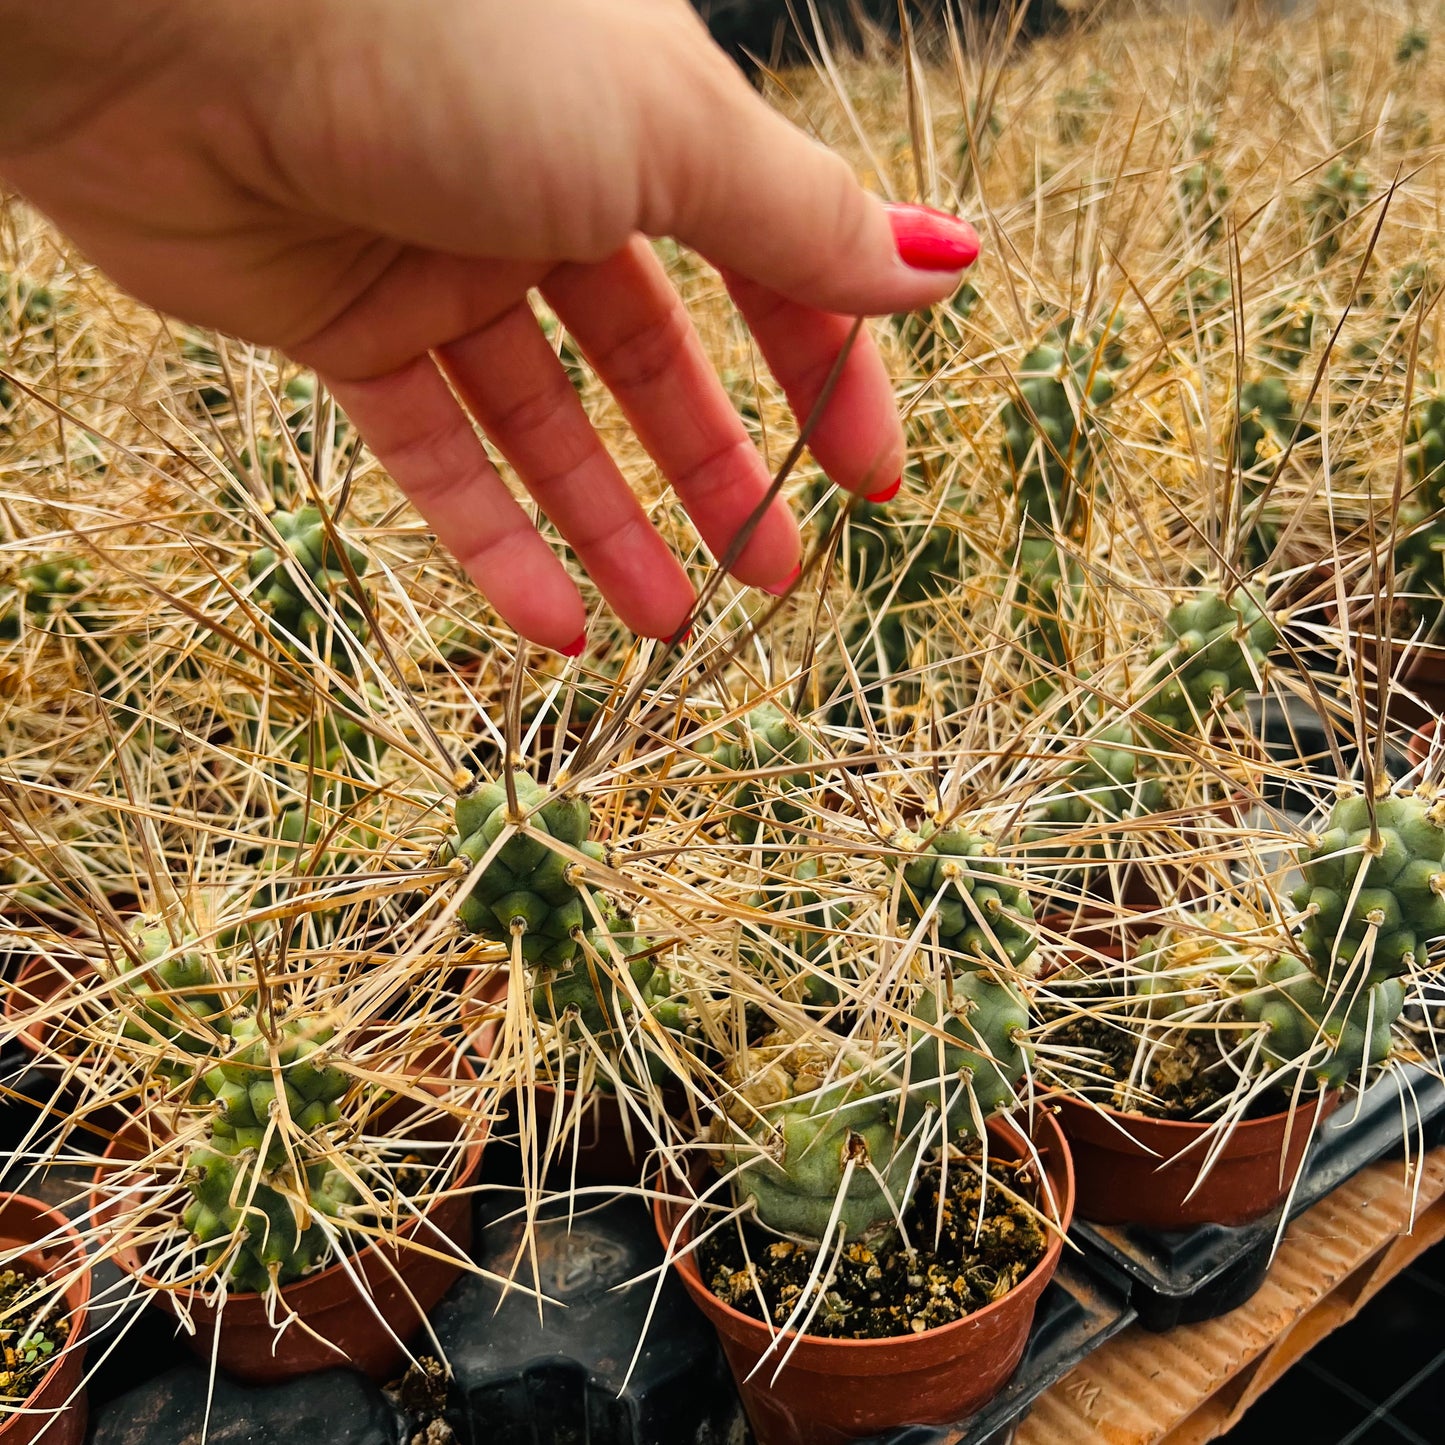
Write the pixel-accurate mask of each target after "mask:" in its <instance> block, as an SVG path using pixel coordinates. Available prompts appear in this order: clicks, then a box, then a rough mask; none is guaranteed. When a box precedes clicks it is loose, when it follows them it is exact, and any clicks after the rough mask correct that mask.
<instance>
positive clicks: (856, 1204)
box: [729, 1036, 913, 1241]
mask: <svg viewBox="0 0 1445 1445" xmlns="http://www.w3.org/2000/svg"><path fill="white" fill-rule="evenodd" d="M750 1054H752V1055H753V1056H754V1057H757V1056H761V1057H762V1058H764V1059H765V1060H767V1062H766V1063H765V1066H764V1067H762V1068H759V1069H756V1070H754V1071H752V1072H751V1073H750V1074H749V1076H748V1077H747V1078H746V1079H745V1080H738V1079H736V1078H733V1079H732V1082H734V1083H735V1084H740V1086H741V1087H740V1089H739V1095H740V1097H739V1099H738V1100H737V1101H735V1102H734V1103H733V1104H732V1106H731V1108H730V1111H729V1112H730V1116H731V1118H732V1119H733V1121H734V1124H735V1127H736V1128H738V1129H740V1130H741V1131H743V1132H744V1134H745V1135H746V1136H747V1137H748V1138H750V1139H751V1140H752V1143H753V1146H754V1147H753V1148H752V1149H746V1148H745V1149H744V1150H743V1151H742V1153H743V1155H744V1160H743V1161H740V1162H746V1163H747V1167H745V1168H743V1169H741V1170H740V1171H739V1173H738V1174H737V1176H736V1178H735V1179H734V1183H733V1193H734V1197H735V1198H736V1199H737V1200H738V1202H739V1203H743V1202H745V1201H747V1200H749V1199H751V1200H752V1201H753V1204H754V1208H755V1210H756V1214H757V1219H758V1222H759V1223H760V1224H762V1225H763V1226H764V1227H765V1228H768V1229H771V1230H773V1231H775V1232H776V1233H779V1234H787V1235H793V1236H796V1237H799V1238H802V1239H805V1240H809V1241H818V1240H821V1239H823V1238H824V1237H825V1235H826V1233H827V1226H828V1222H829V1220H830V1219H831V1218H832V1217H833V1212H834V1210H835V1208H836V1209H837V1211H838V1215H837V1220H838V1225H839V1227H840V1228H841V1229H842V1231H843V1233H844V1234H845V1235H846V1236H847V1237H848V1238H849V1239H858V1238H862V1237H867V1236H871V1235H877V1234H881V1233H887V1232H888V1231H889V1230H891V1229H892V1227H893V1225H894V1223H895V1221H896V1219H897V1215H898V1213H899V1212H901V1210H902V1208H903V1205H904V1203H905V1202H906V1189H907V1183H908V1176H909V1172H910V1166H911V1164H912V1159H913V1155H912V1153H910V1152H909V1151H906V1150H904V1151H900V1150H899V1149H898V1134H897V1127H896V1122H895V1116H894V1108H895V1105H896V1100H894V1099H890V1098H889V1097H887V1096H886V1095H884V1096H880V1093H881V1091H880V1090H879V1089H878V1087H877V1085H876V1083H875V1082H874V1081H873V1080H872V1078H871V1076H870V1075H868V1074H867V1073H860V1072H858V1066H857V1065H856V1064H851V1065H850V1064H849V1063H848V1061H844V1063H843V1064H842V1066H841V1067H840V1068H839V1070H838V1072H836V1073H832V1074H831V1078H832V1080H833V1082H831V1083H830V1082H829V1079H830V1070H831V1069H832V1067H833V1065H834V1062H835V1060H834V1055H833V1053H832V1051H831V1050H828V1049H825V1048H822V1047H819V1046H817V1045H813V1044H806V1043H801V1042H794V1041H788V1040H786V1039H782V1038H781V1037H780V1036H770V1037H769V1038H767V1039H764V1040H762V1042H761V1043H760V1044H758V1045H757V1046H755V1047H754V1049H752V1050H750ZM769 1056H771V1057H769ZM759 1156H761V1162H757V1160H758V1157H759ZM850 1164H851V1165H852V1172H851V1175H849V1172H848V1171H849V1165H850ZM845 1176H846V1177H848V1188H847V1191H846V1193H844V1192H842V1184H843V1180H844V1178H845Z"/></svg>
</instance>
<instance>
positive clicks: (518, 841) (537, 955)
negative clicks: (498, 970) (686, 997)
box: [442, 770, 604, 966]
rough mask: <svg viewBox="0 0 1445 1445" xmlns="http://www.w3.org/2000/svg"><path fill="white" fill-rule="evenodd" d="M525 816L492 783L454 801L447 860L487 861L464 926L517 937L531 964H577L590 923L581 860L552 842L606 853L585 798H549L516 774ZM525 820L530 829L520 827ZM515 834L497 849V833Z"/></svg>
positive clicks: (595, 854)
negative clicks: (594, 839) (592, 837)
mask: <svg viewBox="0 0 1445 1445" xmlns="http://www.w3.org/2000/svg"><path fill="white" fill-rule="evenodd" d="M512 786H513V788H514V789H515V792H516V798H517V806H518V808H519V809H520V810H521V814H522V815H521V816H520V817H517V818H513V817H511V816H510V814H509V810H508V804H507V789H506V787H505V785H504V784H503V783H501V782H497V783H487V784H484V785H483V786H481V787H478V788H474V789H472V790H471V791H470V792H466V793H463V794H462V795H461V796H460V797H459V798H458V799H457V807H456V825H457V830H456V832H455V833H454V834H453V836H452V838H451V840H450V841H449V842H448V843H447V845H446V846H445V847H444V848H443V851H442V856H443V859H444V860H446V859H449V858H459V859H462V860H465V861H466V862H467V863H470V864H476V863H480V862H481V861H482V859H483V858H486V857H487V856H488V855H489V854H490V855H491V856H490V860H489V861H488V863H487V866H486V867H485V868H484V869H483V870H482V874H481V877H479V878H478V879H477V880H476V882H475V883H474V884H473V885H472V887H471V889H470V890H469V891H468V893H467V896H466V897H465V898H464V899H463V900H462V903H461V906H460V907H459V908H458V910H457V918H458V919H459V920H460V922H461V924H462V926H463V927H464V928H466V929H468V930H469V931H470V932H472V933H476V934H479V935H480V936H481V937H483V938H491V939H495V940H498V941H505V940H509V939H511V938H513V937H516V938H517V939H519V941H520V947H521V950H522V957H523V958H524V959H525V960H526V961H527V962H529V963H545V964H551V965H553V966H556V965H559V964H569V963H572V962H574V961H575V960H576V959H577V958H578V956H579V954H580V952H581V945H580V942H579V939H580V937H581V935H582V934H583V933H585V932H587V931H589V929H590V928H591V926H592V920H591V917H590V915H589V914H588V913H587V910H586V907H585V905H584V904H583V902H582V894H581V891H580V889H579V888H578V881H577V866H578V865H577V862H576V860H575V859H574V858H572V857H569V856H568V854H566V853H563V852H561V851H559V850H558V849H556V848H553V847H550V846H549V842H550V841H551V840H556V842H558V843H561V844H562V845H564V847H566V848H567V849H569V850H571V851H572V852H573V853H581V854H582V855H583V856H584V857H587V858H594V859H601V858H602V856H603V851H604V850H603V848H602V846H601V845H600V844H597V843H591V842H589V841H588V839H587V830H588V827H589V825H590V820H591V810H590V809H589V808H588V806H587V803H586V801H585V800H584V799H582V798H576V797H572V798H561V797H554V798H551V799H548V797H547V794H546V792H545V790H544V789H542V788H541V787H539V786H538V785H537V782H536V780H535V779H533V778H532V777H531V776H530V775H529V774H527V773H524V772H522V771H520V770H518V771H514V772H513V774H512ZM523 819H525V820H526V825H527V831H526V832H523V831H521V830H520V828H518V827H517V825H519V824H521V823H522V821H523ZM509 828H510V829H513V830H514V831H513V832H512V833H511V836H510V837H508V838H507V839H506V841H505V842H503V843H502V844H501V845H500V847H496V848H494V845H495V844H496V843H497V841H498V839H500V838H501V837H502V835H503V834H504V833H505V832H506V831H507V830H508V829H509Z"/></svg>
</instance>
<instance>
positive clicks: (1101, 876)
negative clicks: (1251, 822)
mask: <svg viewBox="0 0 1445 1445" xmlns="http://www.w3.org/2000/svg"><path fill="white" fill-rule="evenodd" d="M1277 636H1278V634H1277V631H1276V628H1275V625H1274V623H1273V621H1272V620H1271V619H1270V617H1269V615H1268V612H1267V611H1266V609H1265V608H1264V606H1263V605H1262V604H1261V602H1260V601H1259V600H1258V599H1257V598H1255V597H1253V596H1251V595H1250V594H1249V593H1248V592H1247V591H1246V590H1245V589H1243V588H1239V589H1236V590H1235V591H1234V592H1233V593H1230V594H1227V595H1226V594H1225V593H1224V592H1221V591H1217V590H1214V589H1212V588H1208V587H1201V588H1199V589H1196V590H1195V591H1193V592H1190V593H1187V594H1185V595H1184V596H1183V597H1181V598H1180V600H1179V601H1178V602H1177V603H1176V604H1175V605H1174V606H1173V607H1172V608H1171V609H1170V611H1169V613H1168V615H1167V616H1166V617H1165V619H1164V626H1163V636H1162V637H1161V639H1160V641H1159V642H1158V643H1157V644H1155V645H1154V646H1153V648H1152V649H1151V650H1150V652H1149V654H1148V656H1147V660H1146V661H1145V664H1144V666H1143V667H1142V668H1141V669H1140V671H1139V673H1138V676H1137V678H1135V679H1134V680H1132V681H1130V683H1129V684H1128V685H1127V687H1126V689H1125V695H1124V696H1122V697H1121V698H1120V699H1119V700H1118V703H1117V704H1114V705H1111V704H1109V703H1108V702H1106V701H1105V698H1104V696H1103V695H1102V689H1101V696H1100V697H1099V698H1097V699H1092V700H1090V701H1089V702H1088V703H1087V704H1086V705H1085V707H1084V708H1083V709H1082V711H1081V713H1080V715H1079V718H1078V723H1077V726H1073V725H1071V726H1069V727H1066V728H1064V729H1062V730H1061V731H1060V732H1058V733H1057V734H1055V735H1054V736H1052V737H1051V738H1050V740H1049V743H1048V744H1047V746H1048V750H1049V752H1050V753H1053V752H1054V751H1055V750H1056V749H1058V748H1060V747H1062V748H1063V749H1064V752H1063V753H1062V756H1061V763H1060V765H1059V767H1058V768H1057V769H1056V771H1055V773H1054V776H1053V777H1052V779H1050V781H1049V782H1048V783H1047V784H1046V789H1045V794H1044V796H1043V798H1042V800H1040V801H1035V802H1034V803H1033V805H1032V806H1031V807H1030V809H1029V810H1028V812H1027V814H1026V816H1025V818H1024V822H1023V827H1022V829H1021V833H1020V841H1021V843H1022V844H1023V846H1024V848H1025V849H1026V851H1027V857H1028V859H1029V862H1030V864H1031V872H1032V874H1033V875H1034V876H1035V879H1036V884H1037V886H1038V887H1039V888H1040V889H1042V890H1044V891H1046V892H1047V893H1048V894H1050V895H1051V904H1050V907H1051V910H1064V911H1077V910H1078V909H1079V908H1080V907H1081V906H1084V907H1087V906H1094V905H1100V904H1102V905H1105V906H1109V905H1112V906H1114V907H1124V908H1133V909H1149V908H1155V907H1159V906H1161V905H1167V904H1169V903H1171V902H1173V901H1175V900H1176V899H1179V898H1187V897H1192V896H1199V895H1200V894H1201V893H1202V892H1205V891H1208V888H1209V887H1210V886H1211V884H1210V881H1209V878H1208V873H1209V870H1208V869H1207V868H1204V869H1202V870H1199V872H1198V876H1196V871H1195V870H1194V869H1193V868H1192V867H1191V866H1190V864H1189V863H1187V862H1185V861H1182V860H1181V854H1189V853H1202V854H1207V853H1208V851H1209V849H1210V846H1211V843H1212V841H1213V836H1214V833H1215V832H1217V831H1218V829H1219V828H1221V827H1222V826H1227V825H1229V824H1231V823H1233V822H1234V821H1236V820H1237V819H1238V817H1239V815H1240V814H1241V813H1242V812H1243V811H1244V810H1245V809H1246V808H1247V807H1248V803H1249V798H1250V796H1251V794H1253V793H1254V792H1255V791H1257V788H1258V777H1259V764H1260V758H1259V757H1258V755H1257V753H1258V749H1257V747H1256V746H1255V745H1254V744H1253V743H1252V741H1251V740H1250V739H1249V738H1248V737H1247V736H1246V735H1245V734H1244V733H1243V731H1242V730H1241V729H1240V728H1239V727H1238V726H1237V723H1238V712H1237V709H1238V706H1239V704H1240V703H1241V702H1242V700H1243V699H1244V697H1245V695H1246V694H1247V693H1249V692H1253V691H1257V690H1258V689H1259V687H1260V686H1261V684H1262V679H1263V677H1264V674H1265V671H1266V668H1267V664H1268V657H1269V652H1270V649H1271V648H1272V647H1273V646H1274V644H1275V642H1276V640H1277Z"/></svg>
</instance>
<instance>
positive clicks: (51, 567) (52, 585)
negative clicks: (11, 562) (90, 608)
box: [0, 556, 93, 641]
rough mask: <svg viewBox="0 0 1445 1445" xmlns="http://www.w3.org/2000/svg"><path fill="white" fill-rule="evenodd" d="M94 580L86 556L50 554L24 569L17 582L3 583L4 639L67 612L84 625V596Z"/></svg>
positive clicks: (0, 623)
mask: <svg viewBox="0 0 1445 1445" xmlns="http://www.w3.org/2000/svg"><path fill="white" fill-rule="evenodd" d="M92 581H93V577H92V572H91V566H90V563H89V562H87V561H86V560H85V559H84V558H83V557H65V556H59V557H47V558H43V559H42V560H41V561H39V562H32V563H30V564H29V565H28V566H26V567H22V568H21V569H20V573H19V575H18V577H16V580H15V582H14V584H13V585H11V586H9V587H0V640H4V641H14V640H15V639H16V638H18V637H19V636H20V634H21V631H22V630H23V627H24V625H25V624H26V623H28V624H29V625H30V626H31V627H43V626H44V625H45V621H46V619H47V618H48V617H51V616H53V615H54V614H57V613H61V612H64V613H67V614H68V615H70V616H72V617H73V618H75V619H76V620H77V621H78V622H80V623H81V625H82V626H83V625H84V624H85V621H86V609H85V607H84V605H83V602H82V599H83V596H84V594H85V593H86V591H87V590H88V589H89V587H90V586H91V584H92Z"/></svg>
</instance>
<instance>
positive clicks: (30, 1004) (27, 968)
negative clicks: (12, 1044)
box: [4, 953, 95, 1062]
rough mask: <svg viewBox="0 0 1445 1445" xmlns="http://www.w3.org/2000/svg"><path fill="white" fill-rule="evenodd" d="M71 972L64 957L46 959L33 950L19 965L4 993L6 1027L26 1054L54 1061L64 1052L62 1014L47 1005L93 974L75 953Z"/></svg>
mask: <svg viewBox="0 0 1445 1445" xmlns="http://www.w3.org/2000/svg"><path fill="white" fill-rule="evenodd" d="M70 962H72V963H73V971H72V970H71V969H70V968H67V967H66V963H67V960H65V959H63V958H47V957H45V956H44V955H43V954H39V953H32V954H31V955H30V956H29V957H28V958H27V959H26V960H25V962H24V963H22V964H21V965H20V972H19V973H18V974H16V976H15V982H14V983H13V984H12V985H11V986H10V987H9V988H8V989H7V990H6V993H5V1012H4V1016H5V1030H6V1033H7V1034H9V1035H10V1036H11V1037H13V1038H15V1039H16V1040H17V1041H18V1042H19V1043H20V1045H21V1047H23V1048H24V1049H25V1050H26V1052H27V1053H30V1054H32V1055H33V1056H34V1057H35V1058H37V1059H39V1060H41V1061H42V1062H44V1061H46V1060H50V1061H52V1062H54V1061H55V1056H56V1054H57V1053H59V1054H66V1053H68V1052H70V1050H68V1049H67V1047H66V1043H67V1032H68V1031H67V1030H66V1029H65V1019H64V1016H63V1014H61V1013H59V1012H55V1011H52V1010H50V1007H49V1006H50V1004H51V1003H52V1002H53V1001H54V1000H55V999H56V998H57V997H58V996H59V995H60V993H61V991H62V990H63V989H65V988H68V987H69V986H70V985H71V984H73V983H74V982H75V981H76V979H77V978H79V977H83V976H85V975H87V974H89V975H91V976H93V975H94V972H95V971H94V969H92V968H91V966H90V965H89V964H88V963H87V962H86V961H85V960H84V959H83V958H80V957H79V956H78V955H77V956H76V957H75V958H74V959H73V960H71V961H70Z"/></svg>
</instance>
